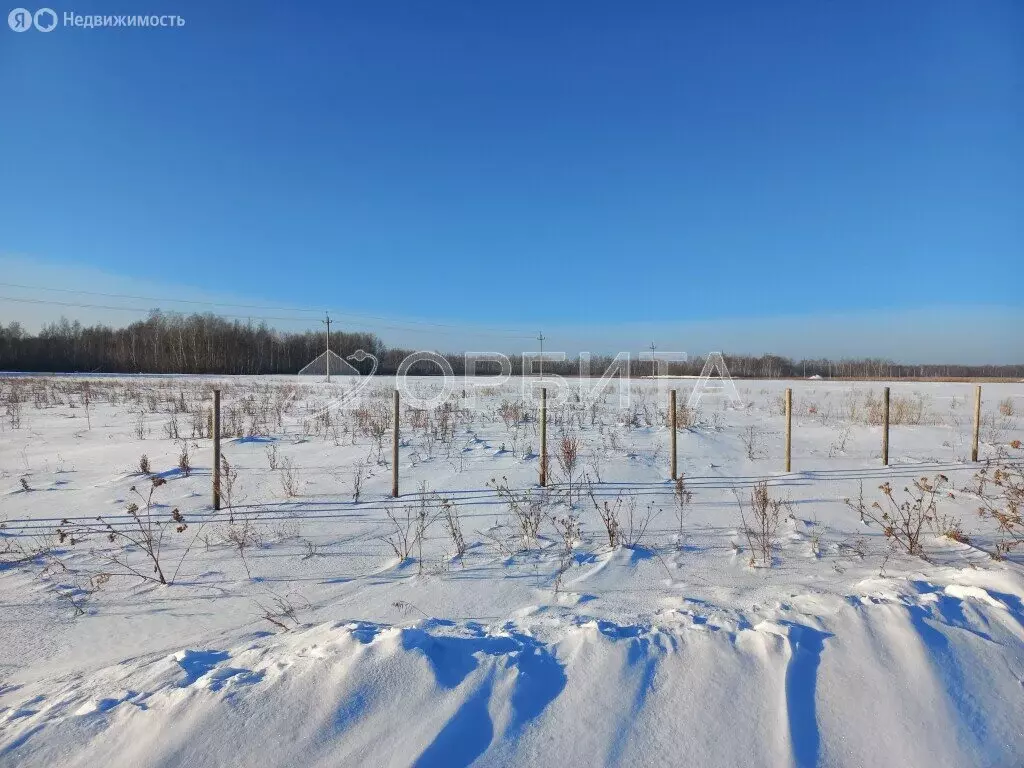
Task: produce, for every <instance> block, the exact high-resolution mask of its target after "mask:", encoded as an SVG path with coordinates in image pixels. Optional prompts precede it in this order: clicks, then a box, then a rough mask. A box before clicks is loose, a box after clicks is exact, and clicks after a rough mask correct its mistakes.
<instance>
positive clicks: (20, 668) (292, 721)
mask: <svg viewBox="0 0 1024 768" xmlns="http://www.w3.org/2000/svg"><path fill="white" fill-rule="evenodd" d="M478 383H481V384H482V386H477V387H475V388H474V387H473V386H470V387H469V389H470V391H469V392H468V393H467V396H466V397H463V391H462V388H461V387H462V384H461V382H460V384H459V385H458V386H456V387H455V388H454V390H453V391H452V392H451V395H450V397H448V398H446V399H445V402H444V404H441V405H439V406H437V407H435V408H430V409H416V408H415V407H412V406H414V405H415V403H411V404H410V403H409V402H408V401H406V402H405V403H404V406H403V412H402V444H401V448H400V459H399V466H400V470H401V490H402V495H401V497H400V498H399V499H398V500H393V499H391V498H390V491H391V470H390V467H389V466H388V464H389V462H390V460H391V421H390V419H391V416H390V409H391V404H392V399H391V398H392V391H393V388H394V382H393V380H387V379H377V380H374V381H373V382H372V384H371V385H370V386H369V387H368V388H367V389H366V390H364V391H363V392H362V397H361V398H359V399H355V400H352V401H350V402H349V404H348V405H347V406H346V407H345V408H342V409H338V410H331V411H327V413H326V415H325V414H324V412H323V409H324V407H325V406H326V405H327V404H329V403H330V402H332V401H334V400H337V399H338V398H341V397H342V396H343V395H344V394H345V393H346V392H351V391H352V389H353V387H354V386H355V385H356V382H355V381H353V380H351V379H348V380H346V379H341V380H336V381H335V382H333V383H331V384H326V383H324V382H311V381H308V380H305V379H301V380H300V379H295V378H231V379H214V378H189V377H167V378H159V377H120V378H118V377H93V378H76V377H38V378H26V379H18V378H13V377H9V378H0V522H3V524H4V528H3V530H2V531H0V552H4V554H2V555H0V563H2V564H0V602H2V604H3V611H2V612H0V764H2V765H4V766H8V765H10V766H15V765H17V766H21V765H33V766H62V765H80V766H114V765H137V766H155V765H189V766H203V765H211V766H212V765H252V766H267V765H281V766H300V765H301V766H305V765H324V766H328V765H330V766H335V765H356V764H358V765H364V766H376V765H396V766H397V765H411V764H416V765H423V766H461V765H469V764H471V763H473V764H479V765H501V766H505V765H532V766H549V765H557V766H560V767H561V766H576V765H591V764H599V765H697V766H737V765H752V766H759V765H764V766H788V765H796V766H812V765H828V766H1017V765H1021V764H1024V602H1022V600H1024V579H1022V561H1021V557H1020V553H1019V552H1016V553H1015V552H1011V553H1010V554H1009V556H1008V557H1007V558H1005V559H998V560H997V559H994V558H993V557H991V556H990V553H993V552H995V551H996V548H997V546H998V545H999V543H1000V542H1001V541H1004V539H1003V538H1002V536H1001V535H1000V532H999V531H997V530H996V525H995V524H994V522H993V521H992V520H991V519H990V518H986V517H982V516H979V514H978V511H977V510H978V508H979V506H982V505H984V504H985V503H986V502H987V503H992V504H996V505H998V504H1000V503H1001V502H1000V501H999V498H998V492H997V491H998V489H997V488H995V487H994V486H993V485H992V483H991V482H989V483H988V484H987V485H986V486H983V487H981V488H979V486H978V482H977V479H976V477H975V475H976V473H977V472H978V471H979V470H980V469H982V468H983V467H984V466H985V465H986V463H988V464H989V465H990V468H989V472H992V471H993V470H994V467H995V466H996V465H1001V466H1003V467H1009V468H1013V467H1015V466H1020V464H1021V463H1022V462H1024V451H1022V450H1020V448H1019V443H1016V442H1015V441H1017V440H1021V439H1024V417H1022V415H1021V414H1024V384H986V385H984V387H983V394H984V403H983V419H982V429H981V456H980V458H981V459H982V462H981V463H978V464H974V463H971V462H969V460H968V459H969V458H970V444H971V430H972V416H973V391H974V387H973V385H970V384H957V383H921V382H894V383H891V387H892V398H893V408H892V414H893V424H892V429H891V444H890V466H889V467H883V466H882V462H881V458H880V452H881V427H880V426H879V425H878V424H877V421H878V416H879V403H880V396H881V388H882V386H883V384H882V383H878V382H875V383H872V382H857V383H850V382H838V381H798V382H767V381H738V382H737V388H738V391H739V394H740V397H741V399H742V401H743V403H742V405H741V406H740V407H734V406H732V405H729V404H728V403H727V402H726V401H725V400H724V399H722V398H711V397H707V398H705V399H704V400H703V401H702V403H701V404H700V406H699V407H698V408H697V409H695V410H693V411H684V412H683V413H681V414H680V428H679V434H678V452H679V469H680V471H681V472H683V473H684V475H685V483H684V485H682V486H679V485H677V484H674V483H673V482H672V481H671V480H670V479H669V455H668V450H669V432H668V427H667V422H666V406H667V395H666V391H667V389H668V388H671V387H677V388H678V389H679V391H680V398H679V404H680V406H682V404H683V403H684V402H685V401H686V392H687V391H688V390H689V388H690V387H691V386H693V382H692V381H691V380H679V381H676V382H672V381H666V380H658V381H651V380H646V381H645V380H637V381H633V382H631V383H630V384H629V387H630V393H629V394H630V397H629V404H628V406H625V407H621V406H620V403H619V402H618V399H617V395H616V394H615V393H614V392H608V393H606V394H604V395H602V396H600V397H597V398H595V399H593V400H591V401H582V402H575V401H574V400H573V399H572V398H569V399H568V400H564V401H561V402H558V401H553V402H550V403H549V406H548V425H549V426H548V443H549V452H550V454H551V455H552V458H551V468H550V473H551V478H552V480H553V483H552V487H551V488H550V489H548V490H546V491H543V490H541V489H539V488H538V487H537V477H538V461H539V460H538V456H537V453H538V451H539V447H540V440H539V435H538V429H537V408H536V403H535V402H533V401H531V400H529V399H527V398H524V397H523V393H522V391H521V387H520V383H519V382H518V381H513V382H510V383H507V384H504V385H502V386H500V387H491V386H487V385H486V380H482V381H481V382H478ZM215 386H217V387H219V388H220V389H221V390H222V393H223V394H222V398H223V400H222V424H223V425H224V434H225V438H224V440H223V454H224V456H225V457H226V459H227V461H228V465H229V468H228V469H227V470H226V474H225V475H224V480H223V496H224V500H225V502H226V503H225V505H224V508H223V509H222V510H221V511H220V512H219V513H214V512H213V511H212V506H211V498H210V496H211V494H210V488H211V464H212V441H211V439H210V437H209V432H208V430H209V421H208V410H209V409H210V407H211V391H212V389H213V388H214V387H215ZM438 386H439V380H437V379H421V380H417V381H416V382H415V387H417V388H419V390H421V391H422V392H423V393H427V392H429V391H433V390H435V389H436V388H437V387H438ZM787 386H791V387H793V389H794V406H793V471H792V472H791V473H785V472H784V471H783V469H784V464H783V451H784V446H783V430H784V418H783V409H782V393H783V391H784V389H785V388H786V387H787ZM474 391H475V394H474ZM1014 446H1017V447H1014ZM183 450H184V451H185V452H187V454H188V460H187V462H182V461H181V458H182V457H181V454H182V452H183ZM573 453H575V454H576V458H575V460H573V457H572V454H573ZM143 454H145V456H146V458H147V460H148V469H149V474H146V473H143V472H142V471H141V467H140V461H141V457H142V455H143ZM559 458H561V459H562V460H561V461H559ZM183 464H185V465H187V466H188V467H189V469H188V471H187V472H186V471H184V469H183V468H182V466H181V465H183ZM154 478H156V479H157V482H156V483H154ZM922 478H924V481H922ZM943 478H945V479H943ZM989 479H991V475H990V476H989ZM915 480H916V481H918V482H919V483H922V485H923V487H924V488H926V489H930V488H935V490H934V493H933V492H932V491H930V490H926V491H924V492H920V491H918V490H917V489H915V487H914V485H913V483H914V481H915ZM761 481H767V485H766V486H765V485H760V483H761ZM883 483H889V484H890V485H891V488H892V497H893V500H894V502H895V503H896V504H900V503H903V502H904V501H905V500H909V502H910V503H911V506H912V505H913V503H914V500H915V498H923V499H924V501H923V502H922V505H923V507H922V508H923V509H924V510H925V511H927V510H928V502H929V500H930V499H931V498H933V497H934V500H935V504H936V508H935V514H933V515H931V517H932V518H933V519H932V520H927V521H925V522H924V525H923V527H922V530H921V536H920V546H921V547H923V552H924V557H923V558H922V557H917V556H912V555H910V554H908V553H906V552H903V551H900V550H899V549H898V547H896V548H894V547H893V546H891V543H892V542H890V541H889V540H887V539H886V538H885V536H884V535H883V529H882V526H881V525H879V524H878V523H877V522H870V521H863V520H862V519H861V514H860V513H859V512H858V511H857V509H855V507H857V506H858V500H859V499H860V498H861V497H862V498H863V501H864V509H865V510H866V512H867V514H868V515H870V516H873V517H876V518H877V517H880V515H881V514H882V512H881V510H877V509H873V508H872V506H871V505H872V504H873V503H874V502H879V504H880V505H881V506H882V507H883V508H884V509H888V508H889V507H888V506H887V505H888V503H889V501H888V500H887V498H886V496H885V495H884V493H883V491H882V490H880V486H881V485H883ZM133 487H134V488H135V491H133V490H132V489H133ZM357 488H358V500H356V499H355V498H354V497H355V496H356V490H357ZM759 488H760V490H759ZM905 488H908V489H909V490H908V491H905V490H904V489H905ZM151 492H152V497H151V498H150V493H151ZM979 492H980V493H979ZM847 499H849V500H850V501H849V503H847ZM759 500H760V501H761V502H763V503H764V504H766V508H767V510H768V519H766V520H760V521H759V520H758V519H757V516H756V507H757V502H758V501H759ZM147 501H148V502H149V503H148V506H147ZM773 502H779V505H778V507H777V510H778V525H777V530H776V531H775V532H774V533H772V531H771V530H770V529H771V528H772V527H773V525H772V522H773V521H772V520H771V510H772V508H773V507H772V503H773ZM129 504H135V505H137V511H135V512H134V516H133V515H132V514H131V513H130V512H129V511H128V510H129V509H130V508H129ZM175 509H176V510H178V515H179V516H180V519H177V518H176V517H175V515H174V512H173V510H175ZM741 509H742V510H743V518H741ZM743 520H745V521H746V524H744V523H743V522H742V521H743ZM760 524H763V527H761V528H760V529H761V530H765V529H767V533H766V534H765V535H764V536H763V537H761V540H760V541H759V540H758V537H757V536H756V535H748V533H747V532H746V529H747V528H752V529H758V528H759V525H760ZM108 526H109V527H108ZM179 528H181V529H183V530H181V531H179V530H178V529H179ZM420 530H422V535H418V532H419V531H420ZM58 531H59V532H58ZM150 534H152V535H150ZM949 534H951V535H949ZM613 542H614V543H615V544H616V546H614V547H613V546H612V543H613ZM157 545H158V546H159V547H160V551H159V554H158V556H157V557H158V560H159V563H160V568H161V572H162V573H163V575H164V580H165V581H167V582H172V583H168V584H162V583H160V582H159V578H158V575H157V574H156V573H155V572H154V560H153V559H152V558H150V557H149V556H148V555H147V553H146V552H145V549H146V547H147V546H149V547H150V548H154V550H155V547H156V546H157ZM762 545H763V546H762ZM460 550H461V552H460ZM400 554H408V557H406V558H404V559H403V558H401V557H399V555H400ZM133 573H134V574H137V575H132V574H133ZM143 577H145V578H143Z"/></svg>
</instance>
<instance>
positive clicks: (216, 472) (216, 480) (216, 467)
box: [213, 389, 220, 509]
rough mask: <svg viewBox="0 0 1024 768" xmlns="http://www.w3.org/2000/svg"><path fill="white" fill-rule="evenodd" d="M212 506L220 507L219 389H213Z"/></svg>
mask: <svg viewBox="0 0 1024 768" xmlns="http://www.w3.org/2000/svg"><path fill="white" fill-rule="evenodd" d="M213 508H214V509H220V390H219V389H215V390H213Z"/></svg>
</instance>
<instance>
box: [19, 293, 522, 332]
mask: <svg viewBox="0 0 1024 768" xmlns="http://www.w3.org/2000/svg"><path fill="white" fill-rule="evenodd" d="M0 285H5V284H4V283H0ZM100 295H102V294H100ZM125 298H129V297H125ZM138 298H139V299H140V300H144V297H138ZM0 301H12V302H17V303H21V304H36V305H44V306H55V307H75V308H78V309H103V310H112V311H118V312H139V313H142V314H148V313H150V312H153V311H159V310H160V308H159V307H117V306H112V305H109V304H88V303H84V302H70V301H55V300H52V299H32V298H25V297H18V296H0ZM154 301H159V300H158V299H154ZM214 306H216V305H214ZM302 311H306V310H302ZM209 314H212V315H214V316H215V317H219V318H223V319H225V320H267V321H272V322H293V323H294V322H302V323H315V322H317V320H318V318H313V317H281V316H271V315H228V314H221V313H218V312H211V313H209ZM342 314H344V313H342ZM360 325H361V326H362V328H360ZM423 325H428V324H426V323H424V324H423ZM353 327H354V328H355V329H356V330H366V331H367V332H375V331H376V330H378V329H382V328H384V329H388V330H399V331H410V332H413V333H436V334H444V335H449V336H453V335H465V334H467V333H473V332H486V333H492V334H495V335H497V334H498V333H502V334H503V335H508V336H509V337H510V338H529V337H526V336H517V335H514V334H511V333H507V332H498V331H493V330H492V331H488V330H486V329H481V328H476V327H474V326H466V327H465V328H462V329H461V330H455V329H457V328H459V326H454V325H452V326H442V327H441V328H431V327H416V326H414V325H398V324H395V323H392V322H386V323H373V324H370V323H362V324H353ZM446 328H450V329H452V330H444V329H446Z"/></svg>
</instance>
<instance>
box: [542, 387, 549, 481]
mask: <svg viewBox="0 0 1024 768" xmlns="http://www.w3.org/2000/svg"><path fill="white" fill-rule="evenodd" d="M547 484H548V390H547V387H542V388H541V390H540V485H541V488H543V487H544V486H546V485H547Z"/></svg>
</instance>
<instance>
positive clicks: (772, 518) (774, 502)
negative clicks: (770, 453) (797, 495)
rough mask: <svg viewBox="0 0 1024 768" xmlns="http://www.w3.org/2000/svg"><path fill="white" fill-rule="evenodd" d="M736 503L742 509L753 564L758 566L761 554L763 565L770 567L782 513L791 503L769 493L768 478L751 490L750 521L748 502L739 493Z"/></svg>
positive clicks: (741, 516)
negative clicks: (774, 497)
mask: <svg viewBox="0 0 1024 768" xmlns="http://www.w3.org/2000/svg"><path fill="white" fill-rule="evenodd" d="M736 502H737V503H738V504H739V508H740V522H741V523H742V525H743V534H744V535H745V536H746V537H747V544H748V545H749V546H750V565H751V566H754V565H756V564H757V557H758V555H760V558H761V565H764V566H770V565H771V563H772V550H774V549H775V548H776V546H777V545H778V529H779V523H780V522H781V520H782V512H783V510H786V509H788V506H789V503H788V502H787V501H784V500H782V499H773V498H772V496H771V494H770V493H769V492H768V481H767V480H762V481H761V482H759V483H757V484H756V485H754V487H753V488H752V489H751V491H750V501H749V504H750V507H749V511H750V520H749V521H748V519H747V505H746V504H744V502H743V497H742V496H741V495H740V494H739V493H737V494H736Z"/></svg>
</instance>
